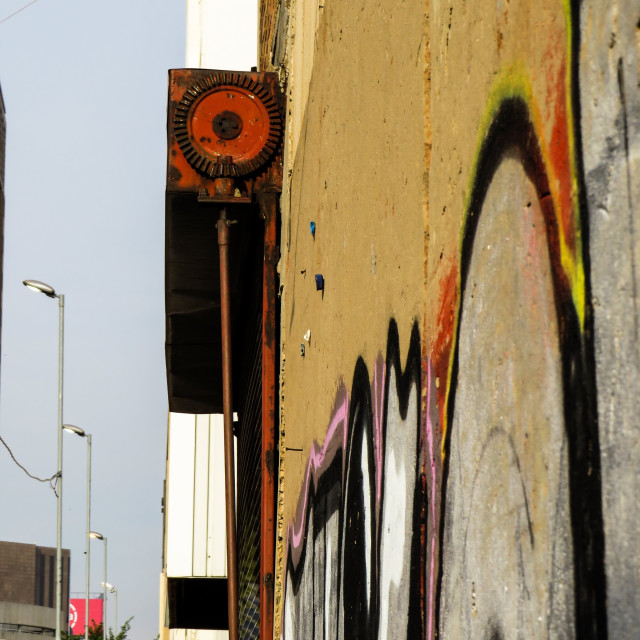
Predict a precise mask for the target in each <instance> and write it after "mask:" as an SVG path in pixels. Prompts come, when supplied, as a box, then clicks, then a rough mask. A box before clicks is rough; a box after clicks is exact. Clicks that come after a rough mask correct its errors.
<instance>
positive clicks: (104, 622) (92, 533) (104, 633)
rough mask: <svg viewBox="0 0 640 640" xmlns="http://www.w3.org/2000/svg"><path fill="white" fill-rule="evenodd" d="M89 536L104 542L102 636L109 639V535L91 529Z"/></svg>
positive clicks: (105, 639)
mask: <svg viewBox="0 0 640 640" xmlns="http://www.w3.org/2000/svg"><path fill="white" fill-rule="evenodd" d="M89 537H90V538H95V539H96V540H102V542H104V582H103V583H102V586H103V589H104V593H103V596H102V597H103V600H102V638H103V640H107V587H106V584H107V537H106V536H103V535H102V534H101V533H98V532H97V531H89Z"/></svg>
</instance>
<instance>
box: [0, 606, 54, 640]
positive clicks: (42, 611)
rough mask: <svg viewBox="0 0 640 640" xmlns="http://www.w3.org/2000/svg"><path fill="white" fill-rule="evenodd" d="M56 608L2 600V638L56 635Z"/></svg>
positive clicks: (0, 624)
mask: <svg viewBox="0 0 640 640" xmlns="http://www.w3.org/2000/svg"><path fill="white" fill-rule="evenodd" d="M55 628H56V615H55V609H53V608H50V607H40V606H38V605H34V604H19V603H16V602H0V638H2V639H3V640H20V639H24V638H34V637H43V636H44V637H51V638H53V637H54V636H55Z"/></svg>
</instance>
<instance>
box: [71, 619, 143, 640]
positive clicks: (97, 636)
mask: <svg viewBox="0 0 640 640" xmlns="http://www.w3.org/2000/svg"><path fill="white" fill-rule="evenodd" d="M131 620H133V618H129V619H128V620H127V621H126V622H125V623H124V624H123V625H122V627H120V631H118V633H116V634H114V633H113V629H112V628H111V627H107V640H129V636H128V635H127V634H128V633H129V629H131ZM102 634H103V630H102V623H101V622H100V623H96V622H94V623H93V624H91V625H90V626H89V633H88V637H89V640H102ZM62 640H84V631H83V632H82V633H79V634H77V635H73V634H66V633H62Z"/></svg>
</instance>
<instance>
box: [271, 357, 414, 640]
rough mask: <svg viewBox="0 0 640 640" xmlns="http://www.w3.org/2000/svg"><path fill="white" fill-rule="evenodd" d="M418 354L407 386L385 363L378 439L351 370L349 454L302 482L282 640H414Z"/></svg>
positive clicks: (365, 383) (361, 382)
mask: <svg viewBox="0 0 640 640" xmlns="http://www.w3.org/2000/svg"><path fill="white" fill-rule="evenodd" d="M418 354H419V351H418V350H417V349H416V350H415V352H414V355H415V356H416V357H415V362H414V364H415V365H416V366H415V367H414V374H413V375H412V377H411V379H410V380H408V382H407V383H400V381H399V377H400V375H401V373H400V371H399V370H398V369H399V367H398V366H397V365H394V364H388V367H389V369H388V376H387V384H386V385H385V389H384V396H383V397H382V400H383V401H384V406H385V410H384V417H383V419H382V424H381V425H379V426H380V428H379V432H380V434H381V441H380V440H379V439H378V438H379V436H376V433H377V431H378V430H377V429H376V424H375V411H373V410H372V398H371V392H370V390H371V385H370V381H369V379H368V375H367V374H366V369H365V370H364V371H361V372H360V375H359V374H358V371H356V376H355V377H354V387H355V388H354V389H353V391H352V395H351V403H350V404H351V407H350V412H349V422H348V431H347V447H346V450H345V451H340V452H339V454H338V455H336V457H335V458H334V459H333V461H332V462H331V464H329V466H328V467H327V468H326V469H323V470H321V472H320V473H318V477H317V478H315V482H311V483H310V484H311V486H310V487H309V488H308V491H309V499H308V502H307V504H308V508H307V512H306V529H305V534H304V538H303V541H302V543H301V544H302V549H298V550H297V551H298V552H299V558H300V559H299V562H298V564H297V566H294V564H293V562H292V561H291V557H292V555H293V554H292V549H291V547H290V549H289V563H288V570H287V581H286V594H285V605H284V620H283V637H284V638H285V639H288V640H294V639H299V638H311V639H329V638H330V639H340V640H342V639H349V638H380V639H386V638H389V639H391V638H402V637H417V636H416V635H415V634H412V629H416V628H417V629H418V630H419V629H420V626H419V625H420V604H419V602H418V591H417V589H416V588H415V586H416V585H417V582H418V580H417V579H416V576H417V575H418V572H419V545H417V542H418V540H417V539H416V536H417V535H419V527H418V526H417V524H416V518H417V517H418V516H417V514H418V512H419V508H418V507H419V504H418V502H419V501H420V500H421V498H420V496H419V491H417V488H418V482H417V478H418V463H417V461H418V442H419V423H418V420H419V404H418V403H419V398H420V392H419V389H420V380H419V373H417V372H419V368H418V366H417V365H418V362H419V360H418V357H419V356H418ZM363 368H364V367H361V369H363ZM407 377H408V376H407ZM399 386H400V387H402V390H400V389H399ZM377 401H378V399H376V398H374V399H373V402H377ZM380 447H382V448H380ZM377 461H378V462H377ZM387 497H388V499H387ZM296 555H298V554H296ZM416 625H417V626H416Z"/></svg>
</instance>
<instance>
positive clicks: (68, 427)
mask: <svg viewBox="0 0 640 640" xmlns="http://www.w3.org/2000/svg"><path fill="white" fill-rule="evenodd" d="M62 428H63V429H64V430H65V431H70V432H71V433H75V434H76V435H77V436H80V437H81V438H86V439H87V509H86V512H87V514H86V515H87V522H86V525H87V530H86V541H85V556H86V558H85V573H86V575H85V602H84V640H89V570H90V568H91V562H90V560H89V558H90V553H91V545H90V544H89V542H90V533H91V434H90V433H85V431H84V429H81V428H80V427H76V426H75V425H72V424H65V425H63V426H62Z"/></svg>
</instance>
